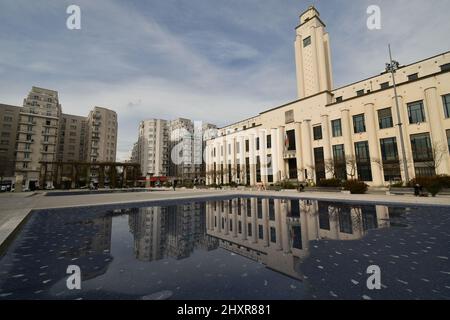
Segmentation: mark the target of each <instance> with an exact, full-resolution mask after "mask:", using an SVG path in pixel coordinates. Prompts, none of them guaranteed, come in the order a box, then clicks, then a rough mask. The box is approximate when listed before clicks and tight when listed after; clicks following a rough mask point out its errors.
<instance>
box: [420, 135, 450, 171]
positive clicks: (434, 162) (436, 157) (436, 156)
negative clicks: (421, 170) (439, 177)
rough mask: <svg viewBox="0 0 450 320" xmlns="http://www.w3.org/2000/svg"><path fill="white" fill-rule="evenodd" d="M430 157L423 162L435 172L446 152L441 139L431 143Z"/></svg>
mask: <svg viewBox="0 0 450 320" xmlns="http://www.w3.org/2000/svg"><path fill="white" fill-rule="evenodd" d="M429 151H431V158H430V159H429V161H425V162H424V164H425V165H426V166H427V167H428V168H430V169H431V170H433V171H434V172H435V173H436V170H437V168H439V166H440V165H441V163H442V161H443V160H444V159H445V156H446V154H447V146H446V145H444V144H443V143H442V142H441V141H435V142H433V143H432V145H431V150H429Z"/></svg>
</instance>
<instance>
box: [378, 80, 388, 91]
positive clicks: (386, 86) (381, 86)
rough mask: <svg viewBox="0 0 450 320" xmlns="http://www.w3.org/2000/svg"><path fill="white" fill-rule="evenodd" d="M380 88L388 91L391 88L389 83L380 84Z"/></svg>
mask: <svg viewBox="0 0 450 320" xmlns="http://www.w3.org/2000/svg"><path fill="white" fill-rule="evenodd" d="M380 88H381V89H387V88H389V81H388V82H383V83H381V84H380Z"/></svg>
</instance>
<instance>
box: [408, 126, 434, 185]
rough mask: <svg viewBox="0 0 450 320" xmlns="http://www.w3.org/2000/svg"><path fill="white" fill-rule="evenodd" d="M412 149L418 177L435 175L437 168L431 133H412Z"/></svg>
mask: <svg viewBox="0 0 450 320" xmlns="http://www.w3.org/2000/svg"><path fill="white" fill-rule="evenodd" d="M411 149H412V153H413V160H414V170H415V172H416V177H428V176H434V175H435V174H436V170H435V168H434V165H435V163H434V157H433V149H432V146H431V140H430V134H429V133H421V134H415V135H411Z"/></svg>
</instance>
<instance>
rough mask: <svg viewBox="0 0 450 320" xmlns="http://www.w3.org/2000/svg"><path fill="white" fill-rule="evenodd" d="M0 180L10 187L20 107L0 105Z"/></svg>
mask: <svg viewBox="0 0 450 320" xmlns="http://www.w3.org/2000/svg"><path fill="white" fill-rule="evenodd" d="M0 114H1V116H0V178H1V180H2V182H5V183H6V182H8V184H9V185H12V181H13V180H14V179H13V177H14V171H15V152H16V136H17V129H18V126H19V115H20V107H16V106H10V105H6V104H0Z"/></svg>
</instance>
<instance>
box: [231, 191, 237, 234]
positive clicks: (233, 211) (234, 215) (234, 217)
mask: <svg viewBox="0 0 450 320" xmlns="http://www.w3.org/2000/svg"><path fill="white" fill-rule="evenodd" d="M232 203H233V208H232V209H231V212H232V213H233V238H237V236H238V222H237V221H238V215H237V205H239V200H238V199H233V200H232Z"/></svg>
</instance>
